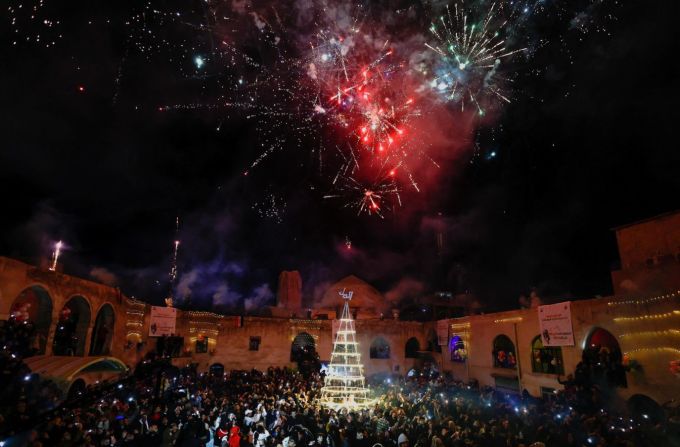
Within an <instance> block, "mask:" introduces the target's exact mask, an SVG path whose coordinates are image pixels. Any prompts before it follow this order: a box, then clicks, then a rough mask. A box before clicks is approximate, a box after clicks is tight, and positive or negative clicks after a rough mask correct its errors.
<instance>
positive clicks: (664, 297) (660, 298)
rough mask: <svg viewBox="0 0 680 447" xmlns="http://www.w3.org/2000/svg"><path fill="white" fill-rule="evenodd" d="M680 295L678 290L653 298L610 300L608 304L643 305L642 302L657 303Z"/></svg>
mask: <svg viewBox="0 0 680 447" xmlns="http://www.w3.org/2000/svg"><path fill="white" fill-rule="evenodd" d="M676 297H680V290H676V291H675V292H671V293H667V294H665V295H659V296H655V297H651V298H641V299H630V300H621V301H610V302H608V303H607V305H608V306H621V305H625V304H628V305H630V304H634V305H641V304H650V303H655V302H658V301H663V300H667V299H672V298H676Z"/></svg>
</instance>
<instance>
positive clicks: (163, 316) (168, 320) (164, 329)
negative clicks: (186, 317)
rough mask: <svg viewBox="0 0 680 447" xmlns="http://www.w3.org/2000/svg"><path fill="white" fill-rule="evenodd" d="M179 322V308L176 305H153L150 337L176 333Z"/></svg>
mask: <svg viewBox="0 0 680 447" xmlns="http://www.w3.org/2000/svg"><path fill="white" fill-rule="evenodd" d="M176 322H177V309H175V308H174V307H159V306H151V324H150V325H149V337H161V336H163V335H172V334H175V335H177V334H176V333H175V323H176Z"/></svg>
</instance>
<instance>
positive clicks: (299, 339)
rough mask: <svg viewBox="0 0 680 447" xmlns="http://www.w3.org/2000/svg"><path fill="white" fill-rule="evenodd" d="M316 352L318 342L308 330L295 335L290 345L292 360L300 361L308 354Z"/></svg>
mask: <svg viewBox="0 0 680 447" xmlns="http://www.w3.org/2000/svg"><path fill="white" fill-rule="evenodd" d="M314 353H316V342H315V341H314V337H312V336H311V335H310V334H308V333H307V332H300V333H299V334H297V335H296V336H295V338H294V339H293V342H292V343H291V346H290V361H291V362H299V361H300V360H302V359H304V358H305V357H307V356H308V355H311V354H314Z"/></svg>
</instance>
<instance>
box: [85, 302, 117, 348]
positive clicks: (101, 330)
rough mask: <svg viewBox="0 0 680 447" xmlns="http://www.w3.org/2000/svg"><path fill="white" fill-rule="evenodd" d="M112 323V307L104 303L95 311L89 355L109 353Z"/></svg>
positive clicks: (113, 317) (113, 321)
mask: <svg viewBox="0 0 680 447" xmlns="http://www.w3.org/2000/svg"><path fill="white" fill-rule="evenodd" d="M114 323H115V315H114V312H113V307H112V306H111V305H110V304H104V305H103V306H102V307H101V308H100V309H99V312H97V319H96V320H95V322H94V328H93V329H92V340H91V343H90V355H109V354H110V353H111V341H112V340H113V328H114Z"/></svg>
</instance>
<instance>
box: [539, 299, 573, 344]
mask: <svg viewBox="0 0 680 447" xmlns="http://www.w3.org/2000/svg"><path fill="white" fill-rule="evenodd" d="M538 324H539V326H540V328H541V339H542V341H543V346H574V329H573V328H572V326H571V302H570V301H566V302H564V303H557V304H548V305H545V306H538Z"/></svg>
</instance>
